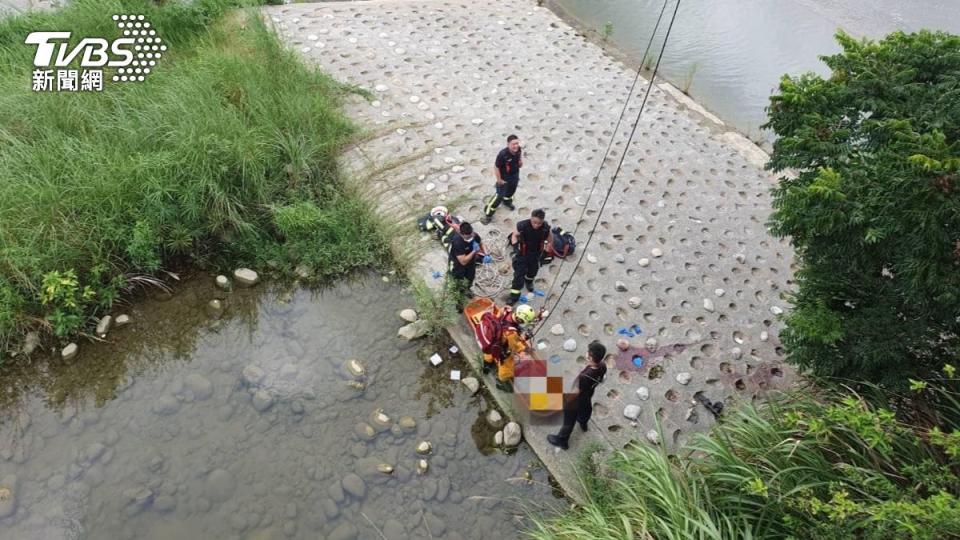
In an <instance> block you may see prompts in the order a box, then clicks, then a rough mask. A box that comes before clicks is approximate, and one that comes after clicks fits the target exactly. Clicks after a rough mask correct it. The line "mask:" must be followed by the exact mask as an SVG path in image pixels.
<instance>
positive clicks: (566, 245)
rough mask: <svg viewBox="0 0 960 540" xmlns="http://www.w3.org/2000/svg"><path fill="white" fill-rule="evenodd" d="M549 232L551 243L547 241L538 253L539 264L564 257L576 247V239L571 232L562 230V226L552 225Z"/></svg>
mask: <svg viewBox="0 0 960 540" xmlns="http://www.w3.org/2000/svg"><path fill="white" fill-rule="evenodd" d="M551 232H552V233H553V243H552V244H551V243H547V245H546V248H545V249H544V250H543V252H542V253H541V255H540V264H550V263H551V262H553V259H555V258H557V259H566V258H567V257H568V256H570V255H573V252H574V251H575V250H576V249H577V239H576V238H574V237H573V234H572V233H569V232H567V231H565V230H563V228H562V227H554V228H553V230H552V231H551Z"/></svg>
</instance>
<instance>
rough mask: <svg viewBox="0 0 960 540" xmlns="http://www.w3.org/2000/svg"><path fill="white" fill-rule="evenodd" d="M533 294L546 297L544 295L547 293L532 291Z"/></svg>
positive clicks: (537, 290)
mask: <svg viewBox="0 0 960 540" xmlns="http://www.w3.org/2000/svg"><path fill="white" fill-rule="evenodd" d="M533 294H535V295H537V296H546V295H547V293H545V292H543V291H541V290H540V289H534V290H533Z"/></svg>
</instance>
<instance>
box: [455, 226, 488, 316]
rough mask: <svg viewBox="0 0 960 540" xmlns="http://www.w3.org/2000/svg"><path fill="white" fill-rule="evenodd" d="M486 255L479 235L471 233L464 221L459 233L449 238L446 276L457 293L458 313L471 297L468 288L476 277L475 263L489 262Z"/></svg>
mask: <svg viewBox="0 0 960 540" xmlns="http://www.w3.org/2000/svg"><path fill="white" fill-rule="evenodd" d="M486 253H487V248H486V246H485V245H484V244H483V240H481V239H480V235H479V234H477V233H475V232H473V226H472V225H470V223H468V222H466V221H464V222H463V223H461V224H460V232H459V233H455V234H453V235H451V237H450V258H449V261H450V262H449V266H448V274H449V276H450V277H451V278H452V283H453V287H454V290H455V291H456V292H457V293H458V294H457V310H458V311H461V312H462V311H463V306H464V304H465V303H466V301H467V300H469V298H470V297H471V296H472V294H471V293H470V288H471V287H473V280H474V278H476V276H477V263H480V262H488V261H489V255H486Z"/></svg>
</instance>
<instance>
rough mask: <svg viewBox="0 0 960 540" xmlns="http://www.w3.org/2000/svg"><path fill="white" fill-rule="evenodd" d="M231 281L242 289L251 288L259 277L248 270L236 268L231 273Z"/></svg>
mask: <svg viewBox="0 0 960 540" xmlns="http://www.w3.org/2000/svg"><path fill="white" fill-rule="evenodd" d="M233 279H235V280H236V281H237V283H239V284H240V285H242V286H244V287H252V286H254V285H256V284H257V282H258V281H260V276H259V275H257V273H256V272H254V271H253V270H250V269H249V268H237V269H236V270H234V271H233Z"/></svg>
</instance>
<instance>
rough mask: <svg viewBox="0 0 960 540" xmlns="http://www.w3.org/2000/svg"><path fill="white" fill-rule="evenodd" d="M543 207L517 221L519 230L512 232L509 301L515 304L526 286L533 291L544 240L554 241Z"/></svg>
mask: <svg viewBox="0 0 960 540" xmlns="http://www.w3.org/2000/svg"><path fill="white" fill-rule="evenodd" d="M545 218H546V214H545V213H544V211H543V210H542V209H537V210H534V211H533V212H532V213H531V214H530V219H525V220H523V221H520V222H518V223H517V230H516V231H514V232H512V233H510V245H511V247H512V248H513V284H512V285H511V287H510V296H509V298H508V299H507V303H508V304H510V305H513V304H515V303H517V300H519V299H520V289H521V287H523V286H526V288H527V291H529V292H533V280H534V278H536V277H537V271H538V270H540V254H541V253H542V252H543V245H544V242H547V243H550V244H552V243H553V234H552V233H551V232H550V225H549V224H548V223H547V222H546V219H545Z"/></svg>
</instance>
